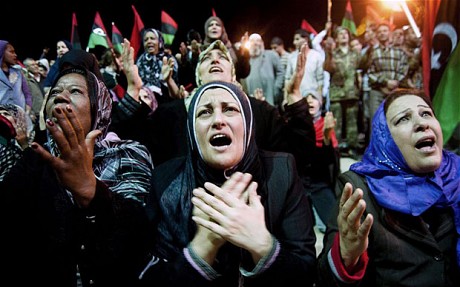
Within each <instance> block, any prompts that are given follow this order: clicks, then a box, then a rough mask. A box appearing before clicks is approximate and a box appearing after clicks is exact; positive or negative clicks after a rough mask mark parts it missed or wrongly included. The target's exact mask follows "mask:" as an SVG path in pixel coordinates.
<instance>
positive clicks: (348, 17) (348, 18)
mask: <svg viewBox="0 0 460 287" xmlns="http://www.w3.org/2000/svg"><path fill="white" fill-rule="evenodd" d="M342 27H344V28H347V29H348V31H350V33H351V34H353V35H356V24H355V21H354V20H353V12H352V11H351V2H350V0H348V1H347V6H346V7H345V16H343V19H342Z"/></svg>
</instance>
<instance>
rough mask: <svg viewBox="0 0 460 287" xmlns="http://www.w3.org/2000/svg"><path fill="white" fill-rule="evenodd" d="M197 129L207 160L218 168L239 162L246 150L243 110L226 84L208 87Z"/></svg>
mask: <svg viewBox="0 0 460 287" xmlns="http://www.w3.org/2000/svg"><path fill="white" fill-rule="evenodd" d="M195 133H196V137H197V141H198V146H199V148H200V150H201V154H202V156H203V160H204V161H205V162H206V163H207V164H208V165H209V166H211V167H213V168H216V169H222V170H223V169H227V168H231V167H233V166H235V165H237V164H238V163H239V162H240V161H241V159H242V157H243V153H244V133H245V132H244V124H243V116H242V111H241V109H240V106H239V104H238V102H237V101H236V100H235V98H234V97H233V96H232V95H231V94H230V93H229V92H228V91H227V90H224V89H222V88H217V89H208V90H207V91H205V92H204V93H203V95H202V96H201V99H200V101H199V102H198V105H197V108H196V118H195Z"/></svg>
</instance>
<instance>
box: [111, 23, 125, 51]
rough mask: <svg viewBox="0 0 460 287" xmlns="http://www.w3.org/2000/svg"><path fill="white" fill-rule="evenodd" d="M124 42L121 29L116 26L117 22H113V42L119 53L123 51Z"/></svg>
mask: <svg viewBox="0 0 460 287" xmlns="http://www.w3.org/2000/svg"><path fill="white" fill-rule="evenodd" d="M122 43H123V36H122V35H121V32H120V30H118V28H117V26H115V23H114V22H112V44H113V49H114V50H115V51H117V52H118V53H120V54H121V52H122V51H123V48H122V46H121V44H122Z"/></svg>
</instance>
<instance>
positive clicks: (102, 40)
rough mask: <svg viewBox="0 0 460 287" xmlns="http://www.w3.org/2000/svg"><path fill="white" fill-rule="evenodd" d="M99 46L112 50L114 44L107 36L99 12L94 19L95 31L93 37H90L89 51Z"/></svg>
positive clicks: (92, 33) (93, 30) (92, 32)
mask: <svg viewBox="0 0 460 287" xmlns="http://www.w3.org/2000/svg"><path fill="white" fill-rule="evenodd" d="M97 45H99V46H103V47H106V48H110V47H111V46H112V42H111V41H110V39H109V36H108V35H107V30H106V29H105V27H104V23H103V22H102V19H101V16H100V15H99V12H96V17H95V18H94V24H93V29H92V31H91V35H89V40H88V47H87V50H89V49H93V48H95V47H96V46H97Z"/></svg>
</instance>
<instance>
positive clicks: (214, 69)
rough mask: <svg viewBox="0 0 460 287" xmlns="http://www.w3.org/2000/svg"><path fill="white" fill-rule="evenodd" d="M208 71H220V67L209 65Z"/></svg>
mask: <svg viewBox="0 0 460 287" xmlns="http://www.w3.org/2000/svg"><path fill="white" fill-rule="evenodd" d="M209 72H210V73H220V72H222V69H221V68H219V67H217V66H213V67H211V69H209Z"/></svg>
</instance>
